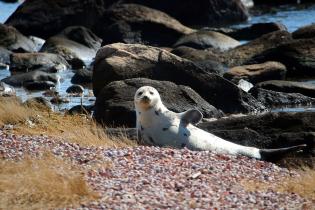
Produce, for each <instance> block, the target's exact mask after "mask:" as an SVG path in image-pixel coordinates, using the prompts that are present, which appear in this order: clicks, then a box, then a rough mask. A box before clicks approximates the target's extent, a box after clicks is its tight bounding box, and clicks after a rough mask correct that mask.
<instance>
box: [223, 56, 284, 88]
mask: <svg viewBox="0 0 315 210" xmlns="http://www.w3.org/2000/svg"><path fill="white" fill-rule="evenodd" d="M286 72H287V69H286V67H285V66H284V65H283V64H281V63H279V62H272V61H269V62H265V63H260V64H252V65H244V66H236V67H233V68H231V69H230V70H229V71H228V72H226V73H225V74H224V75H223V76H224V78H226V79H228V80H231V81H232V82H234V83H235V84H237V83H238V81H239V80H241V79H244V80H246V81H248V82H250V83H253V84H256V83H259V82H263V81H266V80H283V79H285V75H286Z"/></svg>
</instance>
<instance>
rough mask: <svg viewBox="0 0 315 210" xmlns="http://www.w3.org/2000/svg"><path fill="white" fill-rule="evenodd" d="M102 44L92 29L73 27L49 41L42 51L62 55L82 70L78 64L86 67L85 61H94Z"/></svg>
mask: <svg viewBox="0 0 315 210" xmlns="http://www.w3.org/2000/svg"><path fill="white" fill-rule="evenodd" d="M101 43H102V39H100V38H99V37H97V36H96V35H95V34H94V33H93V32H92V31H91V30H90V29H88V28H85V27H83V26H71V27H68V28H65V29H64V30H63V31H61V32H60V33H59V34H57V35H55V36H53V37H50V38H49V39H47V40H46V42H45V44H44V45H43V47H42V48H41V50H40V51H41V52H48V53H54V54H58V55H61V56H62V57H64V58H65V59H66V60H67V61H68V62H69V63H70V64H71V65H72V66H74V67H76V68H78V67H81V68H82V66H79V65H78V64H79V63H81V65H84V62H83V61H90V60H92V59H93V58H94V57H95V54H96V52H97V50H98V49H99V48H100V47H101ZM80 61H81V62H80Z"/></svg>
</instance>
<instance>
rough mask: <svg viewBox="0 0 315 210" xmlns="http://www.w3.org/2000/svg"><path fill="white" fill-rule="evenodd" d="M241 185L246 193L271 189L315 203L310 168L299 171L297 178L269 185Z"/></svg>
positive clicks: (248, 182) (313, 173) (314, 175)
mask: <svg viewBox="0 0 315 210" xmlns="http://www.w3.org/2000/svg"><path fill="white" fill-rule="evenodd" d="M241 183H242V185H243V187H244V188H245V189H246V190H248V191H267V190H268V189H272V190H274V191H277V192H282V193H295V194H297V195H300V196H301V197H303V198H306V199H309V200H311V201H312V202H315V170H314V169H311V168H304V169H300V170H299V176H293V177H288V178H285V179H284V180H282V181H280V182H277V183H272V184H270V183H268V182H255V181H253V180H244V181H242V182H241Z"/></svg>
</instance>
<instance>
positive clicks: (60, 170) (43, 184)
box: [0, 155, 98, 209]
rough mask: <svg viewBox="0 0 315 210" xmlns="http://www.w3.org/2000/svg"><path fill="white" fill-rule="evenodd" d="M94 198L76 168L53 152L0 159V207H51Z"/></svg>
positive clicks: (71, 204)
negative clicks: (10, 159) (16, 159)
mask: <svg viewBox="0 0 315 210" xmlns="http://www.w3.org/2000/svg"><path fill="white" fill-rule="evenodd" d="M47 163H49V164H47ZM97 198H98V196H97V194H96V193H95V192H93V191H91V190H90V189H89V187H88V185H87V183H86V181H85V179H84V178H83V175H82V172H80V170H79V169H76V168H74V167H73V166H71V165H70V164H68V163H66V162H65V161H62V160H60V159H57V158H56V157H53V156H52V155H49V156H46V157H44V158H43V159H35V160H34V159H25V160H22V161H19V162H13V161H4V160H1V161H0V209H52V208H60V207H65V206H76V205H78V204H80V203H82V202H87V201H90V200H95V199H97Z"/></svg>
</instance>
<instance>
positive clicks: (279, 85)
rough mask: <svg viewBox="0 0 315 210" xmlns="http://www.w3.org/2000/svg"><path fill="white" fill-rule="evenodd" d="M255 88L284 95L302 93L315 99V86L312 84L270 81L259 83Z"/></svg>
mask: <svg viewBox="0 0 315 210" xmlns="http://www.w3.org/2000/svg"><path fill="white" fill-rule="evenodd" d="M255 87H257V88H263V89H266V90H273V91H278V92H284V93H301V94H303V95H305V96H309V97H312V98H315V85H314V84H311V83H305V82H293V81H283V80H270V81H265V82H261V83H258V84H256V86H255Z"/></svg>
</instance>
